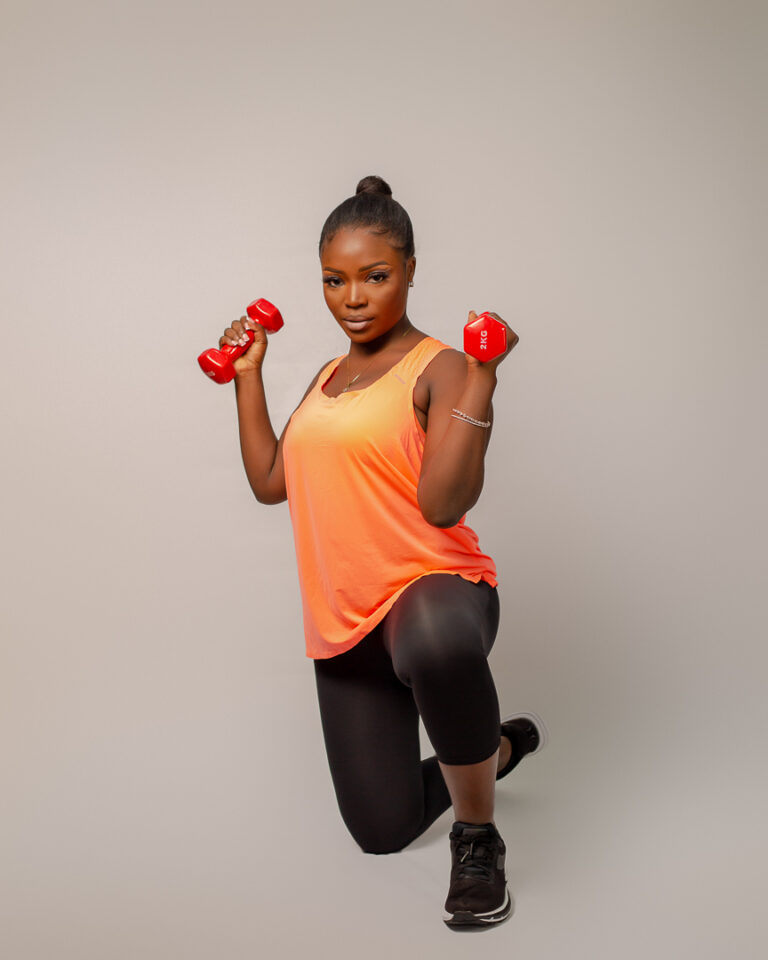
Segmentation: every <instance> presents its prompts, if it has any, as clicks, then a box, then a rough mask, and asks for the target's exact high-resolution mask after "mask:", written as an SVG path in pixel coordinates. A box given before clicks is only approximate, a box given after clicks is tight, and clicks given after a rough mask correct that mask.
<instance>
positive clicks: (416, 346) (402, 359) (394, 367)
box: [319, 334, 435, 403]
mask: <svg viewBox="0 0 768 960" xmlns="http://www.w3.org/2000/svg"><path fill="white" fill-rule="evenodd" d="M434 339H435V338H434V337H430V336H429V334H427V336H426V337H424V339H423V340H419V342H418V343H415V344H414V345H413V346H412V347H411V349H410V350H409V351H408V352H407V353H404V354H403V355H402V357H400V359H399V360H398V361H397V363H393V364H392V366H391V367H390V368H389V370H385V371H384V373H382V375H381V376H380V377H377V378H376V379H375V380H374V381H373V383H369V384H368V386H367V387H361V388H360V389H359V390H344V391H343V392H342V393H340V394H339V395H338V396H337V397H329V396H328V394H327V393H326V392H325V391H324V390H323V387H324V386H325V385H326V383H328V381H329V380H330V379H331V377H332V376H333V375H334V373H336V371H337V370H338V368H339V364H340V363H341V361H342V360H343V359H344V357H345V356H346V354H345V353H344V354H342V355H341V356H340V357H336V359H335V360H331V362H330V363H329V364H328V367H330V366H332V365H334V364H335V366H333V369H332V370H331V372H330V373H329V374H328V376H323V380H322V383H320V384H319V394H320V397H321V398H322V399H323V400H327V401H328V403H335V402H336V401H337V400H341V398H342V397H349V396H355V395H356V394H360V393H365V392H366V390H370V389H371V387H375V386H376V384H377V383H380V382H381V381H382V380H384V378H385V377H388V376H389V374H390V373H392V372H393V371H394V370H397V368H398V367H399V366H400V364H401V363H404V362H405V361H406V360H407V359H408V357H410V356H412V354H413V353H414V351H416V350H418V349H419V347H422V346H423V345H424V344H425V343H427V341H430V340H431V341H434ZM328 367H326V368H325V369H326V370H328Z"/></svg>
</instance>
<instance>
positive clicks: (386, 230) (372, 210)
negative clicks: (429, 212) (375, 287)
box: [318, 176, 414, 260]
mask: <svg viewBox="0 0 768 960" xmlns="http://www.w3.org/2000/svg"><path fill="white" fill-rule="evenodd" d="M342 227H352V228H355V227H368V228H370V230H371V233H375V234H377V235H378V236H382V237H388V238H389V241H390V243H391V244H392V246H393V247H394V248H395V249H396V250H399V251H400V252H401V253H402V255H403V259H404V260H408V258H409V257H412V256H413V252H414V246H413V227H412V226H411V218H410V217H409V216H408V214H407V213H406V212H405V210H404V209H403V208H402V207H401V206H400V204H399V203H398V202H397V200H393V199H392V189H391V188H390V186H389V184H388V183H387V182H386V180H382V179H381V177H375V176H370V177H363V179H362V180H361V181H360V183H358V185H357V190H356V191H355V196H354V197H348V198H347V199H346V200H344V202H343V203H340V204H339V205H338V207H336V209H335V210H333V211H332V212H331V213H330V215H329V216H328V219H327V220H326V221H325V223H324V224H323V229H322V232H321V233H320V243H319V244H318V252H319V253H321V254H322V252H323V247H324V246H325V244H326V243H328V242H329V241H331V240H332V239H333V238H334V236H335V235H336V232H337V231H338V230H340V229H342Z"/></svg>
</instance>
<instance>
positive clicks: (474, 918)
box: [443, 887, 515, 927]
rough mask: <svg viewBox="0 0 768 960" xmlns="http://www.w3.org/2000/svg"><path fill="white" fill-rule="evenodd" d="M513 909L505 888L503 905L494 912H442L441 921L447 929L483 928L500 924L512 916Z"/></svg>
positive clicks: (513, 905) (507, 889)
mask: <svg viewBox="0 0 768 960" xmlns="http://www.w3.org/2000/svg"><path fill="white" fill-rule="evenodd" d="M514 909H515V902H514V900H513V899H512V897H511V896H510V893H509V888H508V887H507V888H506V890H505V896H504V903H503V904H502V905H501V906H500V907H497V908H496V909H495V910H489V911H488V912H487V913H472V911H471V910H456V911H455V912H454V913H448V911H447V910H444V911H443V920H444V921H445V923H446V924H447V925H448V926H449V927H484V926H487V925H488V924H489V923H501V921H502V920H506V919H507V917H509V916H511V915H512V913H513V911H514Z"/></svg>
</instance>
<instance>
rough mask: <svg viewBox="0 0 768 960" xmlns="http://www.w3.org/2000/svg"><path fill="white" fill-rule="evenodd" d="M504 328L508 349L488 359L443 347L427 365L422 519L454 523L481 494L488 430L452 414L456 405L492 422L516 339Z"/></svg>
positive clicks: (434, 523) (443, 524)
mask: <svg viewBox="0 0 768 960" xmlns="http://www.w3.org/2000/svg"><path fill="white" fill-rule="evenodd" d="M471 316H472V314H470V317H471ZM494 316H496V317H497V318H498V319H499V320H501V317H498V315H497V314H494ZM502 322H503V321H502ZM507 331H508V333H507V340H508V343H509V344H510V346H509V347H508V349H507V353H505V354H503V355H502V356H501V357H498V358H496V359H495V360H493V361H491V362H489V363H480V362H479V361H478V360H475V359H474V358H473V357H469V356H467V355H466V354H464V353H459V352H458V351H457V350H444V351H442V353H439V354H438V355H437V356H436V357H435V358H434V360H433V361H432V363H431V364H430V370H429V372H430V381H429V410H428V413H427V437H426V440H425V444H424V457H423V459H422V464H421V474H420V477H419V487H418V494H417V495H418V501H419V507H420V508H421V512H422V514H423V516H424V519H425V520H426V521H427V522H428V523H430V524H432V526H434V527H452V526H455V524H457V523H458V522H459V520H461V518H462V517H463V516H464V514H465V513H466V512H467V511H468V510H469V509H470V508H471V507H473V506H474V505H475V503H477V500H478V498H479V497H480V494H481V492H482V489H483V481H484V479H485V452H486V450H487V449H488V443H489V440H490V432H491V428H490V427H489V428H487V429H486V428H483V427H478V426H475V425H474V424H472V423H467V422H465V421H463V420H459V419H456V418H455V417H453V416H452V415H451V414H452V411H453V408H454V407H455V408H457V409H458V410H462V411H463V412H464V413H467V414H469V416H471V417H474V418H475V419H476V420H483V421H486V420H491V421H492V420H493V404H492V402H491V400H492V397H493V393H494V391H495V389H496V382H497V380H496V368H497V367H498V365H499V363H501V361H502V360H503V359H504V357H505V356H507V354H508V353H509V351H510V350H511V349H512V348H513V347H514V345H515V344H516V343H517V335H516V334H515V333H514V331H512V330H511V329H510V328H509V327H507Z"/></svg>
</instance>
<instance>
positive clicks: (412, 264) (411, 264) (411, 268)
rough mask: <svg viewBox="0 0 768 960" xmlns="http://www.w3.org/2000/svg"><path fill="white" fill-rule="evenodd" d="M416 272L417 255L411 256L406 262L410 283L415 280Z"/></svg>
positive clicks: (406, 275) (406, 276) (407, 276)
mask: <svg viewBox="0 0 768 960" xmlns="http://www.w3.org/2000/svg"><path fill="white" fill-rule="evenodd" d="M415 272H416V257H409V258H408V259H407V260H406V262H405V278H406V280H407V281H408V283H410V282H411V280H413V275H414V273H415Z"/></svg>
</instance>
